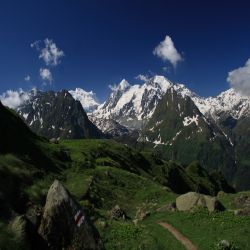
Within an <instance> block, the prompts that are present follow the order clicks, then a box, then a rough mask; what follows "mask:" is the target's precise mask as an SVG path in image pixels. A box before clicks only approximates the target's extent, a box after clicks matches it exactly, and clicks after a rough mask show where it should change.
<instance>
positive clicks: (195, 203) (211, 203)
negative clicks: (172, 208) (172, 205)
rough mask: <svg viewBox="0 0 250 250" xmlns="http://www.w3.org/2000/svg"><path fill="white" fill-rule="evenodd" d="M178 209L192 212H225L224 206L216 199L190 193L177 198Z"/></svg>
mask: <svg viewBox="0 0 250 250" xmlns="http://www.w3.org/2000/svg"><path fill="white" fill-rule="evenodd" d="M176 207H177V209H178V210H179V211H192V210H193V209H195V208H207V209H208V211H209V212H213V211H216V210H223V206H222V204H221V203H220V202H219V201H218V200H217V198H216V197H212V196H210V195H203V194H199V193H195V192H189V193H186V194H183V195H180V196H179V197H177V198H176Z"/></svg>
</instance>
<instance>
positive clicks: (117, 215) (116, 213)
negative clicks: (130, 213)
mask: <svg viewBox="0 0 250 250" xmlns="http://www.w3.org/2000/svg"><path fill="white" fill-rule="evenodd" d="M110 217H111V219H114V220H119V219H123V220H125V219H126V218H127V215H126V213H125V212H124V211H123V210H122V209H121V208H120V206H119V205H115V206H114V207H113V208H112V209H111V210H110Z"/></svg>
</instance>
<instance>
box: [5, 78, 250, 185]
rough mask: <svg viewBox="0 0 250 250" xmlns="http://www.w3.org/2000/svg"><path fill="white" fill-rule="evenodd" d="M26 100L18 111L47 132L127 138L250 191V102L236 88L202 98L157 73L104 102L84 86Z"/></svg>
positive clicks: (120, 86)
mask: <svg viewBox="0 0 250 250" xmlns="http://www.w3.org/2000/svg"><path fill="white" fill-rule="evenodd" d="M20 95H22V97H23V98H22V100H23V101H22V103H21V104H20V105H17V107H16V110H17V112H18V113H19V114H20V115H21V116H22V117H23V119H24V121H25V122H26V124H27V125H28V126H30V127H31V128H32V130H33V131H35V132H37V133H38V134H40V135H44V136H46V137H49V138H57V137H60V138H101V137H104V136H105V137H106V138H111V137H115V138H123V142H124V143H126V144H131V142H136V143H138V144H140V145H141V147H146V148H152V149H154V150H155V151H156V152H157V153H159V154H161V155H162V156H164V157H165V158H167V159H173V160H177V161H180V162H181V163H183V164H188V163H190V162H191V161H193V160H199V161H200V162H201V163H202V164H203V165H204V166H205V167H206V168H207V169H210V171H213V170H218V169H219V170H221V171H222V172H223V174H224V175H225V176H226V177H227V179H228V180H230V181H231V182H232V183H233V184H234V185H235V186H237V187H238V188H240V189H244V188H245V187H248V188H249V187H250V184H249V178H250V131H249V129H250V126H249V125H250V98H249V97H245V96H242V95H240V94H239V93H237V92H236V91H235V90H234V89H229V90H227V91H225V92H222V93H221V94H220V95H218V96H216V97H209V98H203V97H200V96H198V95H197V94H196V93H194V92H192V91H191V90H189V89H188V88H187V87H186V86H185V85H183V84H174V83H172V82H171V81H169V80H168V79H167V78H165V77H164V76H154V77H152V78H151V79H149V80H147V81H145V82H144V83H143V84H141V85H139V84H136V85H131V84H129V83H128V82H127V81H126V80H125V79H124V80H122V81H121V82H120V83H119V84H118V85H117V86H115V87H113V88H112V92H111V94H110V96H109V97H108V98H107V100H106V101H105V102H104V103H102V104H99V102H98V101H97V99H96V96H95V94H94V93H93V92H86V91H84V90H82V89H80V88H77V89H76V90H69V91H66V90H63V91H60V92H58V93H55V92H40V91H32V92H30V93H24V92H22V93H20ZM5 99H6V96H1V100H2V102H3V104H6V103H5ZM85 111H86V112H87V113H88V116H87V114H86V112H85ZM94 124H95V125H94Z"/></svg>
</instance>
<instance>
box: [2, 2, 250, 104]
mask: <svg viewBox="0 0 250 250" xmlns="http://www.w3.org/2000/svg"><path fill="white" fill-rule="evenodd" d="M247 2H248V1H243V0H242V1H241V0H238V1H223V0H221V1H213V0H210V1H194V0H190V1H185V0H183V1H180V0H179V1H178V0H175V1H174V0H172V1H167V0H165V1H160V0H151V1H147V0H127V1H125V0H124V1H122V0H81V1H80V0H74V1H70V0H53V1H51V0H50V1H49V0H43V1H40V0H36V1H34V0H33V1H30V0H23V1H20V0H1V2H0V37H1V42H0V66H1V70H0V72H1V74H0V93H2V92H4V91H6V90H8V89H13V90H15V89H18V88H23V89H26V90H27V89H29V88H31V87H32V86H37V87H39V88H41V87H42V83H43V82H44V81H43V80H42V79H41V76H39V72H40V70H41V69H45V68H48V69H49V70H50V72H51V73H52V77H53V81H52V80H51V84H49V83H48V82H47V86H45V87H44V86H43V88H44V89H54V90H57V89H62V88H66V89H72V88H75V87H81V88H83V89H85V90H87V91H89V90H93V91H94V92H96V94H97V96H98V97H99V98H100V99H101V100H104V99H105V98H106V97H107V95H108V93H109V91H110V90H109V88H108V85H110V84H114V83H118V82H119V81H120V80H122V79H123V78H126V79H127V80H128V81H129V82H131V83H138V82H140V81H139V80H136V79H135V76H137V75H138V74H144V75H150V74H160V75H165V76H167V77H168V78H169V79H170V80H173V81H178V82H182V83H184V84H186V85H187V86H188V87H189V88H191V89H192V90H194V91H196V92H197V93H198V94H200V95H202V96H209V95H216V94H218V93H219V92H221V91H222V90H225V89H228V88H229V84H228V83H227V81H226V79H227V76H228V72H229V71H232V70H234V69H236V68H239V67H241V66H244V64H245V63H246V61H247V60H248V58H249V57H250V6H248V5H249V4H248V3H247ZM166 35H168V36H170V37H171V39H172V41H173V43H174V46H175V48H176V50H177V51H178V53H179V55H180V56H181V58H182V60H181V61H180V62H178V63H177V66H176V67H175V68H174V67H173V65H172V64H171V62H169V61H163V60H162V59H161V58H160V57H158V56H156V55H154V54H153V50H154V49H155V47H156V46H157V45H159V43H160V42H161V41H163V40H164V39H165V37H166ZM46 38H49V39H52V40H53V42H54V43H55V44H56V46H57V48H58V50H59V51H63V53H64V56H62V57H60V61H59V62H58V64H57V65H54V66H53V65H51V64H50V65H46V62H45V61H44V60H43V59H41V58H40V59H39V58H38V57H39V54H40V53H41V51H39V50H37V49H36V48H34V47H33V48H31V46H30V45H31V44H32V43H33V42H35V41H40V43H39V46H40V47H42V46H43V45H44V44H43V41H44V40H45V39H46ZM163 68H167V71H164V70H163ZM44 73H45V72H44ZM27 75H29V76H30V77H31V79H30V81H25V80H24V77H25V76H27Z"/></svg>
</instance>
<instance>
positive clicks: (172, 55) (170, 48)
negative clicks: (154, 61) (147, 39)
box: [153, 36, 183, 67]
mask: <svg viewBox="0 0 250 250" xmlns="http://www.w3.org/2000/svg"><path fill="white" fill-rule="evenodd" d="M153 54H154V55H156V56H158V57H160V58H161V59H162V60H163V61H169V62H170V63H171V64H172V65H173V66H174V67H176V66H177V63H178V62H180V61H182V60H183V58H182V56H181V55H180V53H179V52H178V51H177V49H176V48H175V46H174V43H173V41H172V39H171V37H170V36H166V37H165V39H164V40H163V41H162V42H160V44H159V45H158V46H157V47H155V49H154V50H153Z"/></svg>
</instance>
